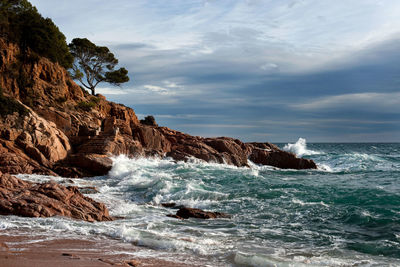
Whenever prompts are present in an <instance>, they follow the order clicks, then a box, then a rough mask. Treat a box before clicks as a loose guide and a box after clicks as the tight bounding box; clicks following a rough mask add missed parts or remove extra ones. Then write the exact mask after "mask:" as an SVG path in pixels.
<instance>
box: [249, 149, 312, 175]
mask: <svg viewBox="0 0 400 267" xmlns="http://www.w3.org/2000/svg"><path fill="white" fill-rule="evenodd" d="M247 145H248V146H249V148H250V149H249V150H250V154H249V159H250V160H251V161H252V162H254V163H256V164H262V165H270V166H274V167H278V168H281V169H316V168H317V165H316V164H315V162H314V161H312V160H309V159H303V158H298V157H296V155H295V154H293V153H290V152H286V151H282V150H280V149H279V148H277V147H276V146H275V145H271V144H268V143H266V144H259V143H249V144H247Z"/></svg>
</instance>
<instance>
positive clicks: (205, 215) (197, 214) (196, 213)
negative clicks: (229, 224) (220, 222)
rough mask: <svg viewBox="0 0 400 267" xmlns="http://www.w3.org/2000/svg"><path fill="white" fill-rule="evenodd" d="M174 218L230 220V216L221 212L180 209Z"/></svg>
mask: <svg viewBox="0 0 400 267" xmlns="http://www.w3.org/2000/svg"><path fill="white" fill-rule="evenodd" d="M176 216H178V217H179V218H183V219H189V218H198V219H215V218H231V215H229V214H226V213H222V212H212V211H204V210H201V209H194V208H186V207H184V208H180V209H179V210H178V211H177V212H176Z"/></svg>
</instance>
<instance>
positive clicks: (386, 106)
mask: <svg viewBox="0 0 400 267" xmlns="http://www.w3.org/2000/svg"><path fill="white" fill-rule="evenodd" d="M291 107H293V108H295V109H300V110H324V109H340V108H352V109H355V108H358V109H360V108H363V109H368V110H371V111H373V110H375V111H389V112H400V93H359V94H342V95H335V96H328V97H321V98H317V99H314V100H311V101H308V102H305V103H298V104H293V105H291Z"/></svg>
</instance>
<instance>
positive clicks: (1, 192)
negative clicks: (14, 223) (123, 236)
mask: <svg viewBox="0 0 400 267" xmlns="http://www.w3.org/2000/svg"><path fill="white" fill-rule="evenodd" d="M0 214H1V215H18V216H23V217H52V216H66V217H71V218H74V219H79V220H85V221H88V222H94V221H112V220H113V219H114V218H113V217H111V216H110V215H109V213H108V209H107V208H106V206H105V205H104V204H103V203H99V202H97V201H94V200H93V199H91V198H89V197H85V196H84V195H82V194H81V193H80V192H79V189H78V188H77V187H76V186H68V187H64V186H62V185H59V184H56V183H54V182H49V183H43V184H36V183H31V182H28V181H23V180H21V179H18V178H16V177H14V176H11V175H9V174H1V173H0Z"/></svg>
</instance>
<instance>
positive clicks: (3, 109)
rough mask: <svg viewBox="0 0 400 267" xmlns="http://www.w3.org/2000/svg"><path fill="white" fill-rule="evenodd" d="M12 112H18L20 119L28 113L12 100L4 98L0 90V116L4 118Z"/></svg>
mask: <svg viewBox="0 0 400 267" xmlns="http://www.w3.org/2000/svg"><path fill="white" fill-rule="evenodd" d="M14 112H18V114H19V115H20V116H22V117H25V116H26V115H28V113H29V111H28V110H27V109H26V108H25V107H24V106H23V105H21V104H20V103H19V102H18V101H16V100H15V99H14V98H11V97H7V96H4V95H3V89H2V88H0V116H2V117H4V116H7V115H9V114H13V113H14Z"/></svg>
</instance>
